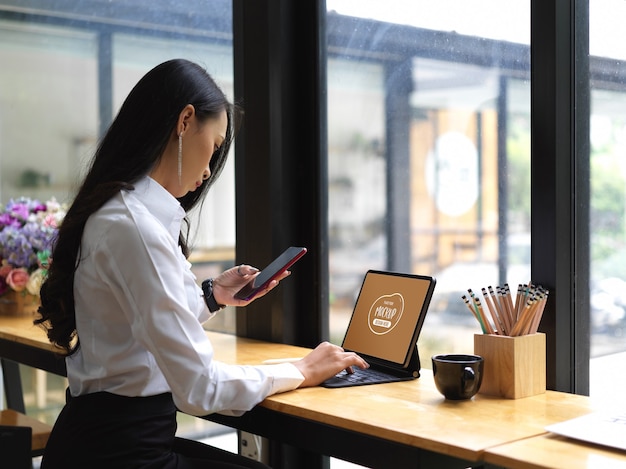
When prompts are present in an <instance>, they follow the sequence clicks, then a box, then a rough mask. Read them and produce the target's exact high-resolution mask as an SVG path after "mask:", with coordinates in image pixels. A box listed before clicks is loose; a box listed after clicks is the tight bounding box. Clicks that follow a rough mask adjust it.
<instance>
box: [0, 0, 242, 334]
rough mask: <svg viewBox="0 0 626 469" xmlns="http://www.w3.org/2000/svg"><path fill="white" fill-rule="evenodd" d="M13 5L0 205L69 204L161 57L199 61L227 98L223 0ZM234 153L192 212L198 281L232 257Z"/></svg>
mask: <svg viewBox="0 0 626 469" xmlns="http://www.w3.org/2000/svg"><path fill="white" fill-rule="evenodd" d="M13 3H14V2H2V3H0V61H1V63H2V64H3V65H2V67H0V203H6V202H8V201H9V199H11V198H17V197H22V196H25V197H31V198H36V199H39V200H48V199H49V198H51V197H55V198H56V199H57V200H58V201H59V202H69V201H71V199H72V197H73V195H74V192H75V190H76V189H77V184H78V183H79V181H80V180H81V177H82V176H83V174H84V171H83V170H84V168H85V167H86V165H87V164H88V162H89V160H90V158H91V156H92V154H93V152H94V150H95V147H96V145H97V141H98V138H99V136H100V132H101V131H102V129H104V128H106V126H107V125H108V123H109V122H110V121H111V119H112V118H113V116H114V115H115V113H116V112H117V110H118V109H119V107H120V106H121V104H122V102H123V100H124V99H125V97H126V95H127V94H128V92H129V91H130V89H131V88H132V86H134V84H135V83H136V82H137V81H138V80H139V78H141V76H143V75H144V74H145V73H146V72H147V71H148V70H149V69H150V68H152V67H154V66H155V65H157V64H158V63H160V62H163V61H165V60H168V59H171V58H175V57H181V58H187V59H190V60H193V61H195V62H198V63H199V64H201V65H202V66H204V67H206V69H207V70H208V71H209V73H211V74H212V76H213V77H214V78H215V79H216V81H217V82H218V83H219V84H220V86H222V88H223V90H224V92H225V93H226V94H227V96H228V97H229V98H230V99H231V101H232V100H233V98H234V96H233V64H232V62H233V61H232V26H231V23H232V12H231V8H232V7H231V4H230V2H229V1H225V0H220V1H219V2H217V1H216V2H215V4H214V6H213V8H212V9H211V10H210V11H207V10H206V8H204V6H203V5H200V4H193V5H191V6H190V5H189V4H187V3H183V2H180V1H164V0H161V1H157V2H144V3H145V5H140V3H142V2H135V3H133V4H127V5H123V6H120V5H118V6H117V7H116V8H115V9H110V8H108V7H107V5H106V4H105V3H104V2H103V3H100V4H97V5H91V6H89V5H86V4H85V3H83V2H80V1H76V2H70V3H72V5H70V4H69V3H64V4H58V5H54V6H53V5H51V4H49V3H48V2H40V3H38V2H33V3H34V4H33V6H32V8H31V9H24V8H23V7H21V6H19V5H17V4H13ZM18 3H19V2H18ZM92 7H94V8H95V9H94V8H92ZM53 10H54V11H53ZM70 10H71V11H70ZM83 10H84V11H83ZM16 11H19V12H21V13H22V15H20V16H19V17H16V16H15V14H14V13H15V12H16ZM81 12H82V13H84V14H81ZM29 13H38V14H37V15H30V14H29ZM16 18H17V19H16ZM81 18H82V19H81ZM103 70H110V71H111V72H110V76H107V75H106V74H107V73H108V72H106V71H103ZM109 84H110V85H109ZM233 160H234V158H233V157H232V154H231V157H230V158H229V162H228V164H227V166H226V168H225V169H224V172H223V174H222V176H221V177H220V179H219V181H218V182H217V183H216V185H215V186H214V188H213V190H212V191H211V192H210V193H209V195H208V197H207V199H206V201H205V203H204V205H203V206H202V209H201V210H198V211H196V212H195V213H193V214H192V216H191V218H192V224H191V226H192V229H193V230H194V232H193V233H194V236H193V238H192V241H193V252H192V262H193V265H194V269H195V270H196V275H197V277H198V278H199V279H201V278H206V277H208V276H214V275H216V274H217V273H219V272H220V271H221V270H222V269H223V268H224V267H229V266H231V265H232V264H233V262H234V246H235V191H234V163H233ZM217 220H219V222H216V221H217ZM234 319H235V317H234V315H233V314H229V313H228V312H226V314H223V315H218V318H217V320H215V321H211V322H209V323H208V324H209V326H207V327H212V328H216V329H219V330H228V331H234V324H235V323H234Z"/></svg>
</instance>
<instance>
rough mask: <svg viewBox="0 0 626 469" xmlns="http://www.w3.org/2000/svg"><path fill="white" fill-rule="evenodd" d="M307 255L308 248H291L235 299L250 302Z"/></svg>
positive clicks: (247, 285) (246, 286) (238, 293)
mask: <svg viewBox="0 0 626 469" xmlns="http://www.w3.org/2000/svg"><path fill="white" fill-rule="evenodd" d="M305 254H306V248H301V247H295V246H291V247H289V248H287V249H286V250H285V252H283V253H282V254H281V255H280V256H278V257H277V258H276V259H274V260H273V261H272V263H271V264H270V265H268V266H267V267H266V268H265V269H263V270H262V271H261V273H260V274H259V275H257V276H256V277H254V278H253V279H252V280H251V281H250V282H249V283H247V284H246V285H244V287H243V288H242V289H241V290H239V291H238V292H237V293H236V294H235V298H239V299H240V300H246V301H247V300H250V299H252V298H254V297H255V295H256V294H257V293H259V292H260V291H262V290H265V288H267V285H269V283H270V282H271V281H272V280H274V279H275V278H276V277H278V276H279V275H280V274H282V273H283V272H284V271H285V270H287V269H289V267H291V266H292V265H293V264H295V262H296V261H297V260H298V259H300V258H301V257H302V256H304V255H305Z"/></svg>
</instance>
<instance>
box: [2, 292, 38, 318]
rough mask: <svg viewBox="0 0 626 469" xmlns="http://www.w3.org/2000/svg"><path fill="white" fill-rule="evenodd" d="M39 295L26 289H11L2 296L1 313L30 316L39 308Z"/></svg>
mask: <svg viewBox="0 0 626 469" xmlns="http://www.w3.org/2000/svg"><path fill="white" fill-rule="evenodd" d="M39 304H40V301H39V297H38V296H35V295H31V294H30V293H28V292H26V291H21V292H17V291H13V290H9V291H7V292H6V293H5V294H4V295H2V296H0V315H4V316H28V315H33V314H35V312H36V311H37V309H38V308H39Z"/></svg>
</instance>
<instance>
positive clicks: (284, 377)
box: [261, 363, 304, 395]
mask: <svg viewBox="0 0 626 469" xmlns="http://www.w3.org/2000/svg"><path fill="white" fill-rule="evenodd" d="M261 366H262V367H263V368H265V369H266V370H267V371H268V372H269V374H270V375H271V376H273V377H274V381H273V383H272V389H271V391H270V395H271V394H278V393H280V392H286V391H292V390H294V389H296V388H297V387H298V386H300V385H301V384H302V382H303V381H304V376H302V373H300V370H298V368H296V366H295V365H294V364H293V363H279V364H276V365H261Z"/></svg>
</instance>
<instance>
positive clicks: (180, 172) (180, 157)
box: [178, 134, 183, 186]
mask: <svg viewBox="0 0 626 469" xmlns="http://www.w3.org/2000/svg"><path fill="white" fill-rule="evenodd" d="M178 185H179V186H182V185H183V134H178Z"/></svg>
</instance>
